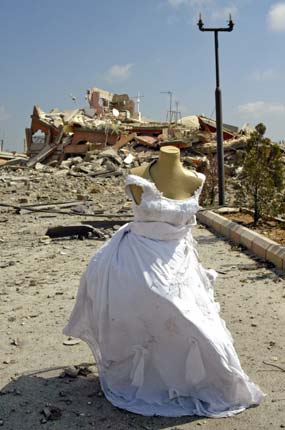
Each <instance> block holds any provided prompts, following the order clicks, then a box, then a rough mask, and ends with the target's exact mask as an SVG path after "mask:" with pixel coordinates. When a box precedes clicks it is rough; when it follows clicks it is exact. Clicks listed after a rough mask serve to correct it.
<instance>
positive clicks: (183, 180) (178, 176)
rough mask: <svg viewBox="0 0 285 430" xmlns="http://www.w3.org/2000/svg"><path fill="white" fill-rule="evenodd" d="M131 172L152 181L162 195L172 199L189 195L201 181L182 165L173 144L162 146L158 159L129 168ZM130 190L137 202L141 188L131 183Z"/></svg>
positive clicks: (139, 199) (138, 201) (180, 198)
mask: <svg viewBox="0 0 285 430" xmlns="http://www.w3.org/2000/svg"><path fill="white" fill-rule="evenodd" d="M131 174H132V175H136V176H141V177H143V178H145V179H148V180H150V181H152V182H154V183H155V185H156V187H157V189H158V190H159V191H160V192H162V194H163V196H164V197H167V198H169V199H173V200H184V199H187V198H189V197H191V196H192V195H193V194H194V192H195V191H196V190H197V188H198V187H199V186H200V185H201V183H202V179H201V178H199V177H198V175H197V174H196V173H195V172H194V171H191V170H187V169H185V168H184V167H183V165H182V163H181V161H180V151H179V149H178V148H176V147H175V146H164V147H162V148H161V149H160V153H159V159H158V160H155V162H152V163H150V164H148V165H146V166H139V167H135V168H134V169H131ZM131 191H132V194H133V196H134V199H135V202H136V203H137V204H139V203H140V202H141V195H142V192H143V190H142V189H141V187H139V186H137V185H131Z"/></svg>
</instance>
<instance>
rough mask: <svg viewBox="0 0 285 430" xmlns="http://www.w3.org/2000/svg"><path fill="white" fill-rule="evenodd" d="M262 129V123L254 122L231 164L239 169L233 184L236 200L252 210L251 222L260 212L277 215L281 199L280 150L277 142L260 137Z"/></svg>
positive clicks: (257, 218)
mask: <svg viewBox="0 0 285 430" xmlns="http://www.w3.org/2000/svg"><path fill="white" fill-rule="evenodd" d="M265 131H266V127H265V125H264V124H262V123H260V124H257V125H256V127H255V131H253V132H252V133H251V135H250V138H249V139H248V141H247V143H246V146H245V149H244V150H242V151H240V152H239V153H238V154H237V159H236V163H235V167H236V168H238V170H239V171H240V172H239V174H238V176H237V182H236V183H235V190H236V193H235V197H236V202H237V203H238V204H239V205H245V206H247V207H249V208H250V209H253V211H254V216H253V218H254V224H257V222H258V220H259V219H260V218H261V217H262V215H265V214H266V215H273V216H274V215H278V214H279V213H280V210H281V207H282V200H283V198H284V197H283V196H282V192H283V188H284V181H285V173H284V161H283V160H282V151H281V148H280V146H279V145H278V144H274V143H272V142H271V141H270V139H268V138H265V137H264V134H265Z"/></svg>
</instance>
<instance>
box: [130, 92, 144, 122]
mask: <svg viewBox="0 0 285 430" xmlns="http://www.w3.org/2000/svg"><path fill="white" fill-rule="evenodd" d="M142 97H144V96H142V95H141V94H140V92H139V91H138V93H137V95H136V96H133V97H131V99H135V100H136V102H137V113H138V117H139V118H138V119H139V121H141V119H142V114H141V111H140V102H141V98H142Z"/></svg>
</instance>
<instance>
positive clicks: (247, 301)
mask: <svg viewBox="0 0 285 430" xmlns="http://www.w3.org/2000/svg"><path fill="white" fill-rule="evenodd" d="M72 180H73V179H72ZM50 181H52V179H50ZM71 182H72V181H71ZM93 185H94V184H93ZM93 185H92V184H90V183H89V182H88V183H86V187H85V189H86V190H89V191H90V187H91V186H93ZM111 185H112V183H111ZM111 185H110V184H109V186H107V185H106V186H104V184H101V187H102V188H101V191H100V192H99V193H96V194H94V196H95V197H94V198H93V197H92V198H93V200H92V204H93V205H95V206H96V205H97V207H98V205H99V204H100V205H101V207H102V208H103V209H104V210H105V211H106V212H108V213H110V212H112V211H113V213H114V212H115V209H114V208H116V211H118V209H119V208H121V207H122V206H124V204H125V201H126V199H125V197H124V194H123V190H122V187H119V188H116V189H114V187H113V186H111ZM12 187H13V185H12ZM57 187H58V184H56V183H55V184H54V191H53V192H55V190H56V188H57ZM74 187H75V188H76V187H77V188H78V184H77V185H76V182H74V183H73V182H72V185H71V188H72V189H73V188H74ZM88 187H89V188H88ZM10 188H11V187H9V186H8V187H6V186H5V187H4V188H3V189H2V191H1V193H2V194H1V198H2V201H3V200H5V201H10V202H12V201H17V199H18V197H19V193H21V195H24V188H20V191H19V190H18V189H17V190H16V192H13V193H11V192H10ZM16 188H17V187H16ZM36 188H37V193H38V194H39V195H41V193H42V194H43V190H42V189H41V188H39V184H38V185H37V187H36ZM68 190H69V188H68ZM68 190H67V191H66V193H67V195H65V198H66V199H68V197H70V196H69V195H68V192H69V191H70V190H69V191H68ZM79 191H80V190H79ZM79 191H78V190H77V193H78V192H79ZM49 192H51V191H49ZM70 192H71V191H70ZM81 192H82V190H81ZM29 193H30V194H29V196H28V197H29V199H30V200H33V194H32V192H31V191H29ZM48 197H49V198H50V197H51V196H50V195H48ZM62 199H63V195H61V200H62ZM96 199H97V200H96ZM89 219H90V217H89V218H88V216H80V217H79V216H78V215H74V216H66V215H59V214H57V215H56V214H44V213H27V212H24V213H22V214H20V215H18V214H15V213H14V211H13V210H11V209H7V208H6V209H5V208H4V209H3V208H2V210H1V212H0V229H1V236H0V239H1V243H0V247H1V266H0V267H1V269H0V270H1V282H0V296H1V298H0V300H1V308H0V348H1V351H0V388H1V389H2V390H1V392H0V426H2V428H3V429H5V430H36V429H41V428H46V429H60V430H67V429H80V428H84V429H89V428H90V429H91V428H95V429H97V430H101V429H102V430H106V429H116V430H127V429H145V430H166V429H185V430H186V429H187V430H191V429H196V428H197V429H198V428H201V429H205V430H206V429H207V430H255V429H264V430H265V429H266V430H268V429H270V430H277V429H280V428H282V427H285V414H284V409H285V390H284V386H285V384H284V380H285V372H284V369H285V357H284V346H285V339H284V324H285V307H284V298H285V282H284V274H282V273H281V272H278V271H277V270H275V269H274V268H272V266H271V265H268V264H265V263H262V262H260V261H258V260H256V259H253V258H252V257H251V256H249V255H247V254H246V253H244V252H243V251H242V250H241V249H240V248H236V247H235V246H232V245H231V244H228V243H227V242H224V241H223V240H222V239H221V238H217V237H216V236H214V235H213V234H212V233H211V232H209V231H208V230H206V229H205V228H204V227H202V226H197V227H196V228H195V229H194V236H195V238H196V239H197V240H198V243H199V247H198V249H199V254H200V258H201V260H202V262H203V264H204V265H205V266H206V267H212V268H215V269H216V270H217V271H218V272H219V277H218V281H217V286H216V298H217V300H218V301H219V302H220V304H221V314H222V317H223V318H224V319H225V320H226V322H227V326H228V328H229V329H230V331H231V333H232V335H233V337H234V339H235V346H236V349H237V351H238V353H239V357H240V360H241V363H242V366H243V368H244V369H245V371H246V372H247V373H248V374H249V375H250V377H251V378H252V379H253V380H254V382H256V383H257V384H259V385H260V386H261V388H262V389H263V391H264V392H266V393H267V397H266V399H265V401H264V402H263V404H262V405H260V406H259V407H257V408H251V409H249V410H247V411H245V412H243V413H241V414H239V415H237V416H235V417H233V418H224V419H219V420H218V419H206V418H201V417H184V418H181V419H174V418H173V419H170V418H161V417H141V416H138V415H135V414H131V413H127V412H125V411H122V410H119V409H117V408H115V407H113V406H112V405H111V404H110V403H109V402H108V401H107V400H106V399H105V398H104V396H103V394H102V392H101V390H100V384H99V380H98V374H97V369H96V365H94V359H93V357H92V355H91V353H90V351H89V349H88V347H87V346H86V345H85V344H84V343H83V342H76V341H75V342H67V343H71V344H69V345H67V344H65V343H66V341H67V340H68V339H67V338H66V337H65V336H63V334H62V328H63V327H64V325H65V323H66V321H67V319H68V316H69V314H70V311H71V309H72V306H73V304H74V300H75V296H76V291H77V286H78V282H79V277H80V275H81V273H82V271H83V270H84V268H85V266H86V264H87V262H88V259H89V257H90V255H91V254H92V253H93V252H94V251H95V250H96V249H98V247H99V246H101V244H102V241H99V240H95V239H87V240H78V239H56V240H53V241H48V240H47V239H46V238H45V237H44V235H45V232H46V229H47V227H48V226H54V225H57V224H61V223H62V224H63V223H64V224H68V223H79V222H81V221H84V220H89ZM92 220H93V221H94V218H92ZM121 221H122V222H123V221H124V218H123V217H122V220H121ZM117 223H118V220H117V219H116V220H114V221H113V224H114V225H116V224H117ZM116 228H118V227H116V226H115V229H116ZM111 231H112V229H111V228H110V226H109V230H106V237H107V236H108V234H109V233H110V232H111ZM74 366H76V367H74ZM66 367H71V368H70V369H68V370H66V371H65V372H64V369H65V368H66ZM282 369H283V371H282Z"/></svg>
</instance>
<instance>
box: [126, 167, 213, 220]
mask: <svg viewBox="0 0 285 430" xmlns="http://www.w3.org/2000/svg"><path fill="white" fill-rule="evenodd" d="M198 176H199V177H200V178H201V179H202V184H201V185H200V187H199V188H198V189H197V190H196V191H195V193H194V194H193V196H191V197H189V198H187V199H184V200H174V199H169V198H167V197H164V196H163V194H162V193H161V192H160V191H159V190H158V189H157V187H156V185H155V184H154V182H151V181H149V180H148V179H145V178H142V177H140V176H136V175H128V176H127V179H126V184H125V190H126V194H127V195H128V197H130V198H131V200H132V202H133V211H134V219H135V221H160V222H165V223H169V224H173V225H176V226H183V225H187V224H192V225H193V224H195V223H196V217H195V215H196V213H197V211H198V209H199V196H200V193H201V191H202V188H203V185H204V181H205V175H203V174H202V173H198ZM133 184H134V185H138V186H140V187H141V188H142V189H143V193H142V196H141V203H140V204H139V205H138V204H136V202H135V200H134V197H133V195H132V192H131V189H130V185H133Z"/></svg>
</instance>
